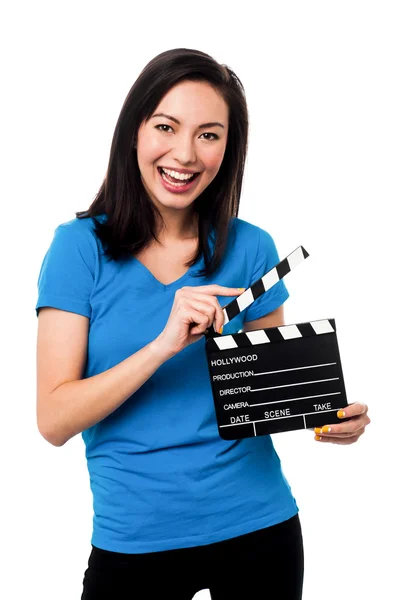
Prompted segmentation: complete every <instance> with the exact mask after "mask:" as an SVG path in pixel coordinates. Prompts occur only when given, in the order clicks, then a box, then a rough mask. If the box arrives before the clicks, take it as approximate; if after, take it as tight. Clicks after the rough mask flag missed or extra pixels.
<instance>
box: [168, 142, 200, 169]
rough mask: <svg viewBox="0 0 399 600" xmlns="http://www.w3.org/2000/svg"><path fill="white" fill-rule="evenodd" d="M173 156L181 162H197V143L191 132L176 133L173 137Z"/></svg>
mask: <svg viewBox="0 0 399 600" xmlns="http://www.w3.org/2000/svg"><path fill="white" fill-rule="evenodd" d="M172 157H173V158H174V159H175V160H176V161H178V162H179V163H181V164H184V165H185V164H195V162H196V152H195V145H194V143H193V140H192V138H191V136H190V135H189V134H187V135H180V136H178V135H176V136H174V138H173V151H172Z"/></svg>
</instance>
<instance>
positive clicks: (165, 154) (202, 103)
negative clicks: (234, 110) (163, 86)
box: [137, 81, 229, 213]
mask: <svg viewBox="0 0 399 600" xmlns="http://www.w3.org/2000/svg"><path fill="white" fill-rule="evenodd" d="M159 113H163V116H156V115H159ZM165 115H168V116H167V117H166V116H165ZM176 121H178V122H179V123H177V122H176ZM228 121H229V110H228V106H227V104H226V102H225V101H224V99H223V98H222V96H221V95H220V94H219V93H218V92H216V91H215V90H214V89H213V88H212V87H211V86H210V85H209V84H208V83H206V82H193V81H183V82H182V83H179V84H177V85H176V86H175V87H173V88H172V89H170V90H169V92H168V93H167V94H166V95H165V96H164V98H163V99H162V100H161V102H160V103H159V105H158V106H157V108H156V109H155V111H154V113H153V114H152V115H151V117H150V119H149V120H148V122H147V123H145V122H143V123H142V124H141V126H140V128H139V130H138V134H137V160H138V165H139V168H140V172H141V178H142V181H143V184H144V187H145V188H146V190H147V192H148V193H149V194H150V197H151V198H152V200H153V202H154V203H155V204H156V205H157V207H158V208H159V209H160V212H161V213H162V212H163V209H168V208H169V209H180V210H181V209H185V208H189V207H190V205H191V204H192V202H193V201H194V200H195V198H197V197H198V196H199V195H200V194H201V193H202V192H203V190H204V189H205V188H206V187H207V186H208V185H209V184H210V183H211V181H212V180H213V179H214V178H215V177H216V175H217V173H218V171H219V167H220V165H221V164H222V161H223V156H224V152H225V149H226V143H227V134H228ZM216 123H218V124H216ZM205 124H206V126H204V125H205ZM160 167H162V168H166V169H168V170H172V171H173V170H174V171H175V173H172V177H173V175H176V172H178V173H181V172H182V171H184V170H186V171H187V170H188V171H190V172H192V173H196V174H197V173H199V175H195V178H194V179H193V181H192V182H191V183H190V182H188V183H185V184H184V185H179V184H180V183H181V180H180V179H179V180H178V181H179V183H178V184H177V185H173V183H170V182H166V181H164V179H163V177H162V175H161V174H160V172H159V168H160Z"/></svg>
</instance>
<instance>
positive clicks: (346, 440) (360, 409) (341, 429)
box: [314, 402, 370, 444]
mask: <svg viewBox="0 0 399 600" xmlns="http://www.w3.org/2000/svg"><path fill="white" fill-rule="evenodd" d="M367 412H368V406H367V405H366V404H360V403H359V402H355V403H354V404H349V405H348V406H345V408H343V409H342V410H339V411H338V413H337V414H338V417H340V418H341V419H342V418H348V417H349V419H348V421H344V423H338V424H334V425H324V426H323V427H315V428H314V432H315V433H316V435H315V438H314V439H315V440H317V441H318V442H331V443H332V444H353V443H354V442H357V440H358V439H359V438H360V436H361V435H363V433H364V431H365V429H366V426H367V425H368V424H369V423H370V418H369V416H368V414H367Z"/></svg>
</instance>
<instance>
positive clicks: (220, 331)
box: [219, 327, 223, 335]
mask: <svg viewBox="0 0 399 600" xmlns="http://www.w3.org/2000/svg"><path fill="white" fill-rule="evenodd" d="M222 331H223V327H221V328H220V329H219V333H220V335H222Z"/></svg>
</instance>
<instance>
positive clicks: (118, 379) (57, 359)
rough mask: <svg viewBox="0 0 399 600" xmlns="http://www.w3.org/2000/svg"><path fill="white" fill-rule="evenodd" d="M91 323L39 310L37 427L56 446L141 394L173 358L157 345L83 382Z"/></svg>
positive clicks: (68, 314) (69, 314)
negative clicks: (138, 391)
mask: <svg viewBox="0 0 399 600" xmlns="http://www.w3.org/2000/svg"><path fill="white" fill-rule="evenodd" d="M88 329H89V319H88V318H87V317H84V316H82V315H79V314H76V313H72V312H67V311H63V310H58V309H55V308H51V307H43V308H41V309H40V312H39V316H38V335H37V413H36V414H37V426H38V429H39V431H40V433H41V435H42V436H43V437H44V438H45V439H46V440H47V441H48V442H49V443H50V444H53V445H54V446H63V445H64V444H65V443H66V442H67V441H68V440H69V439H70V438H72V437H74V436H75V435H77V434H78V433H81V432H82V431H84V430H85V429H88V428H89V427H91V426H93V425H95V424H96V423H98V422H99V421H101V420H102V419H104V418H105V417H107V416H108V415H109V414H111V413H112V412H113V411H115V410H116V409H117V408H118V407H119V406H121V404H123V403H124V402H125V401H126V400H127V399H128V398H129V397H130V396H131V395H132V394H134V392H136V391H137V390H138V389H139V388H140V387H141V386H142V385H143V384H144V383H145V382H146V381H147V380H148V379H149V378H150V377H151V375H152V374H153V373H154V372H155V371H156V370H157V369H158V368H159V367H160V366H161V365H162V364H163V363H164V362H166V361H167V360H168V359H169V358H171V356H168V355H166V354H165V352H164V351H163V350H162V348H161V346H160V345H158V342H157V340H154V341H153V342H151V343H150V344H147V345H146V346H144V347H143V348H141V349H140V350H139V351H138V352H135V353H134V354H132V355H131V356H129V357H128V358H126V359H125V360H124V361H122V362H120V363H119V364H117V365H115V366H114V367H112V368H111V369H108V370H107V371H104V372H103V373H99V374H98V375H94V376H93V377H88V378H86V379H81V377H82V375H83V371H84V367H85V363H86V357H87V339H88Z"/></svg>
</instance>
